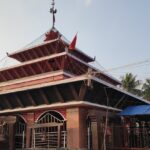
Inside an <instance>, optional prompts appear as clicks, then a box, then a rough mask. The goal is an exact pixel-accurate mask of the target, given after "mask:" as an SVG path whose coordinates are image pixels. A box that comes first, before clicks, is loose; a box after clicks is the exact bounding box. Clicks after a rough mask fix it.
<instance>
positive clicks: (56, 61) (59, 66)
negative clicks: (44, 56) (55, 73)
mask: <svg viewBox="0 0 150 150" xmlns="http://www.w3.org/2000/svg"><path fill="white" fill-rule="evenodd" d="M54 61H55V63H56V65H57V67H58V68H59V69H60V68H61V64H60V63H59V62H58V59H57V58H56V59H54Z"/></svg>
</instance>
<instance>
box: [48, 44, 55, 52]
mask: <svg viewBox="0 0 150 150" xmlns="http://www.w3.org/2000/svg"><path fill="white" fill-rule="evenodd" d="M49 46H50V47H51V49H52V53H56V48H55V47H54V46H53V45H52V43H51V44H50V45H49Z"/></svg>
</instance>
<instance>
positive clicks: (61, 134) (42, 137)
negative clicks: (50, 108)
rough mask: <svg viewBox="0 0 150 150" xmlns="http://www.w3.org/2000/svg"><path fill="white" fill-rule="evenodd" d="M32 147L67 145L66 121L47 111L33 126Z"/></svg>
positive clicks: (43, 147) (45, 147) (47, 147)
mask: <svg viewBox="0 0 150 150" xmlns="http://www.w3.org/2000/svg"><path fill="white" fill-rule="evenodd" d="M31 129H32V144H31V145H32V148H40V149H49V148H62V147H63V148H65V147H66V136H67V133H66V130H65V122H64V120H61V119H59V118H57V116H54V114H51V113H50V112H49V113H46V114H45V115H43V116H42V117H41V118H40V119H39V120H38V122H37V123H36V124H34V125H33V126H32V127H31Z"/></svg>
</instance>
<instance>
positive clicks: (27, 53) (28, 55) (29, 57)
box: [26, 51, 33, 60]
mask: <svg viewBox="0 0 150 150" xmlns="http://www.w3.org/2000/svg"><path fill="white" fill-rule="evenodd" d="M26 56H27V57H28V59H29V60H32V59H33V57H32V55H30V53H29V51H26Z"/></svg>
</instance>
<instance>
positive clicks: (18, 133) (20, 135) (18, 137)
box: [15, 116, 26, 149]
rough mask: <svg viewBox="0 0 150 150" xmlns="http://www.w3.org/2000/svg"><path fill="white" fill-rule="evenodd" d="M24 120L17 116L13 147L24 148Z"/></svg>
mask: <svg viewBox="0 0 150 150" xmlns="http://www.w3.org/2000/svg"><path fill="white" fill-rule="evenodd" d="M25 133H26V122H25V121H24V119H23V118H22V117H21V116H17V120H16V124H15V148H16V149H20V148H25V141H26V137H25V135H26V134H25Z"/></svg>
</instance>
